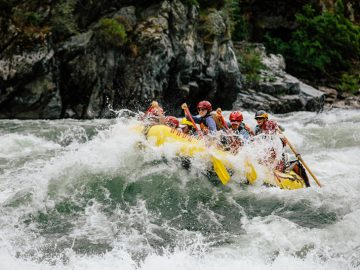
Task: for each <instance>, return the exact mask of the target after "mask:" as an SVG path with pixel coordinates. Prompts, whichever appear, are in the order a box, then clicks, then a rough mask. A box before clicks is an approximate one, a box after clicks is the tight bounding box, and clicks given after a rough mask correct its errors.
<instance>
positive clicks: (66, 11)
mask: <svg viewBox="0 0 360 270" xmlns="http://www.w3.org/2000/svg"><path fill="white" fill-rule="evenodd" d="M76 2H77V0H61V1H59V2H58V3H57V4H56V5H55V7H54V9H53V16H52V18H51V22H50V23H51V27H52V31H53V33H54V35H55V38H58V39H63V38H66V37H67V36H70V35H72V34H74V33H77V24H76V22H75V17H74V10H75V6H76Z"/></svg>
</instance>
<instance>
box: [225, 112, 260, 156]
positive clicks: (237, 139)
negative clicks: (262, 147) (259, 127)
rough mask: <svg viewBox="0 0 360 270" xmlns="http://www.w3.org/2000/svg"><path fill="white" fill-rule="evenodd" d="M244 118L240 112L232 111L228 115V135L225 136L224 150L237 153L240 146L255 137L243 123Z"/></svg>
mask: <svg viewBox="0 0 360 270" xmlns="http://www.w3.org/2000/svg"><path fill="white" fill-rule="evenodd" d="M243 120H244V117H243V115H242V113H241V112H240V111H233V112H231V113H230V115H229V121H230V123H228V127H229V128H230V131H231V132H230V134H229V135H227V136H226V145H227V146H228V147H227V148H226V149H227V150H230V151H231V152H233V153H237V152H238V151H239V148H240V146H242V145H244V143H245V142H247V141H249V140H250V138H251V137H252V136H254V135H255V133H254V131H252V129H251V128H250V127H249V126H248V125H247V124H245V123H244V122H243Z"/></svg>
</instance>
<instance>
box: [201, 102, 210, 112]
mask: <svg viewBox="0 0 360 270" xmlns="http://www.w3.org/2000/svg"><path fill="white" fill-rule="evenodd" d="M197 109H198V110H199V109H206V110H207V111H208V112H211V111H212V106H211V103H210V102H209V101H207V100H203V101H200V102H199V104H198V105H197Z"/></svg>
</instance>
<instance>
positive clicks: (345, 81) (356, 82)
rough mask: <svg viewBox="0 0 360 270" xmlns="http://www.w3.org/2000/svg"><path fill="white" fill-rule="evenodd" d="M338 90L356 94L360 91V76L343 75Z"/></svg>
mask: <svg viewBox="0 0 360 270" xmlns="http://www.w3.org/2000/svg"><path fill="white" fill-rule="evenodd" d="M338 89H339V90H340V91H342V92H350V93H353V94H355V93H356V92H357V91H359V90H360V75H359V74H357V75H351V74H347V73H344V74H342V76H341V79H340V84H339V85H338Z"/></svg>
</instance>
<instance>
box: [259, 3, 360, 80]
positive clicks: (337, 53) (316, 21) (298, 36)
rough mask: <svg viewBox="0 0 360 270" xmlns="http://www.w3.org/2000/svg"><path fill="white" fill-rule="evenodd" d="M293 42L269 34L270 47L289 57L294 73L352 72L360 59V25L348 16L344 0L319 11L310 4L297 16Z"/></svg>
mask: <svg viewBox="0 0 360 270" xmlns="http://www.w3.org/2000/svg"><path fill="white" fill-rule="evenodd" d="M296 23H297V29H296V31H294V32H293V33H292V36H291V39H290V40H289V41H284V40H281V39H279V38H277V37H272V36H270V35H269V34H268V35H266V36H265V39H266V43H267V47H268V48H269V49H270V50H271V51H274V52H276V53H281V54H283V55H284V56H285V59H286V62H287V66H288V69H289V71H290V72H292V73H294V74H295V75H297V76H300V77H305V78H307V79H315V80H316V78H318V77H319V76H322V77H326V76H329V74H334V73H335V72H338V71H341V72H344V71H348V70H349V69H350V68H351V67H352V65H353V63H354V61H359V59H360V27H359V26H357V25H355V24H353V23H351V22H350V21H349V20H348V19H347V18H345V16H344V7H343V3H342V1H341V0H338V1H337V4H336V8H335V11H334V12H330V11H327V12H323V13H321V14H316V13H315V10H314V9H313V8H312V7H311V6H310V5H305V6H304V8H303V10H302V13H301V14H297V15H296Z"/></svg>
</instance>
